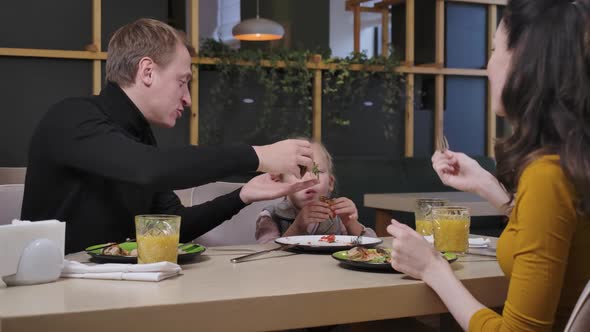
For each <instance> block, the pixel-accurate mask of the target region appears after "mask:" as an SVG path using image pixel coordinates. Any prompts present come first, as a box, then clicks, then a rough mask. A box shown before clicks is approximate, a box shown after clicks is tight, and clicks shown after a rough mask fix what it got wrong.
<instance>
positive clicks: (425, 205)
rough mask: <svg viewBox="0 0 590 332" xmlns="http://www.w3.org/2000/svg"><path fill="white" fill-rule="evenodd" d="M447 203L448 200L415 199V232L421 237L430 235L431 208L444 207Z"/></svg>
mask: <svg viewBox="0 0 590 332" xmlns="http://www.w3.org/2000/svg"><path fill="white" fill-rule="evenodd" d="M448 203H449V201H448V200H446V199H440V198H418V199H416V207H415V209H414V216H415V220H416V232H418V233H420V234H422V235H432V214H431V212H432V208H434V207H437V206H445V205H447V204H448Z"/></svg>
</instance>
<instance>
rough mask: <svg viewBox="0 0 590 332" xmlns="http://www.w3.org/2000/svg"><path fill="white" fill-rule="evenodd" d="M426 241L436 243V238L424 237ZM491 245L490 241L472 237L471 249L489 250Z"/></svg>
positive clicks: (470, 239)
mask: <svg viewBox="0 0 590 332" xmlns="http://www.w3.org/2000/svg"><path fill="white" fill-rule="evenodd" d="M424 238H425V239H426V241H428V242H430V243H434V237H433V236H432V235H426V236H424ZM489 245H490V239H488V238H483V237H470V238H469V248H487V247H488V246H489Z"/></svg>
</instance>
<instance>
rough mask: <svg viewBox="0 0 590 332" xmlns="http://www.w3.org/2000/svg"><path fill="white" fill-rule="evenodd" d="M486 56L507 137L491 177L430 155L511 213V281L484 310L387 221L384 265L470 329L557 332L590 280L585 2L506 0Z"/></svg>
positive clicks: (443, 170)
mask: <svg viewBox="0 0 590 332" xmlns="http://www.w3.org/2000/svg"><path fill="white" fill-rule="evenodd" d="M494 46H495V50H494V53H493V55H492V56H491V58H490V61H489V63H488V68H487V71H488V76H489V80H490V87H491V98H492V108H493V110H494V112H495V113H496V114H498V115H500V116H506V117H507V119H508V120H509V122H510V123H511V125H512V126H513V133H512V134H511V135H510V136H509V137H507V138H505V139H503V140H501V141H500V142H499V143H498V144H497V145H496V158H497V174H496V176H493V175H491V174H489V173H487V172H486V171H485V170H484V169H483V168H481V167H480V166H479V165H478V164H477V162H475V161H474V160H473V159H471V158H469V157H467V156H466V155H465V154H462V153H458V152H453V151H445V152H435V154H434V155H433V157H432V163H433V168H434V169H435V171H436V172H437V174H438V175H439V177H440V178H441V180H442V181H443V183H445V184H446V185H449V186H451V187H454V188H456V189H459V190H462V191H468V192H473V193H476V194H478V195H480V196H482V197H483V198H485V199H486V200H488V201H490V202H491V203H492V204H493V205H495V206H496V207H498V208H501V209H504V210H505V211H506V214H507V215H509V216H510V219H509V222H508V225H507V226H506V229H505V230H504V232H503V233H502V235H501V236H500V239H499V240H498V247H497V256H498V262H499V264H500V267H501V268H502V270H503V271H504V273H505V274H506V276H507V277H508V278H509V280H510V284H509V288H508V295H507V299H506V302H505V305H504V309H503V312H502V315H499V314H497V313H495V312H494V311H492V310H490V309H488V308H485V307H484V306H483V305H482V304H481V303H479V302H478V301H477V299H476V298H474V297H473V296H472V295H471V294H470V293H469V292H468V291H467V289H465V287H464V286H463V284H462V283H461V282H460V281H459V280H458V279H457V278H456V277H455V275H454V273H453V271H452V269H451V268H450V266H449V264H447V263H446V261H445V260H443V259H442V258H441V256H440V254H438V253H437V252H435V250H434V249H433V248H432V246H430V245H429V244H428V243H427V242H426V241H425V240H424V238H423V237H422V236H420V235H419V234H417V233H416V232H414V231H413V230H412V229H410V228H409V227H407V226H405V225H402V224H399V223H397V222H396V221H394V220H392V225H390V226H389V227H388V229H387V230H388V232H389V233H390V234H391V235H392V236H393V237H394V240H393V252H392V265H393V267H394V268H395V269H397V270H399V271H402V272H404V273H407V274H409V275H411V276H413V277H416V278H419V279H422V280H424V282H426V284H428V285H429V286H430V287H431V288H432V289H433V290H434V291H435V292H436V293H437V294H438V295H439V296H440V298H441V299H442V301H443V302H444V303H445V304H446V306H447V308H448V309H449V311H450V312H451V313H452V314H453V316H454V317H455V319H456V320H457V322H458V323H459V324H460V325H461V327H462V328H463V329H465V330H469V331H551V330H555V331H559V330H561V331H563V327H564V325H565V323H566V322H567V319H568V317H569V315H570V313H571V310H572V308H573V306H574V304H575V302H576V300H577V298H578V296H579V295H580V293H581V291H582V289H583V288H584V285H585V284H586V282H587V281H588V280H589V279H590V0H577V1H567V0H509V1H508V4H507V7H506V9H505V13H504V18H503V20H502V22H501V23H500V25H499V27H498V30H497V32H496V35H495V38H494Z"/></svg>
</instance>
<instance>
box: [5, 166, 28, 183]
mask: <svg viewBox="0 0 590 332" xmlns="http://www.w3.org/2000/svg"><path fill="white" fill-rule="evenodd" d="M26 174H27V168H26V167H0V184H22V183H25V176H26Z"/></svg>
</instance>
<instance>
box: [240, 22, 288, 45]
mask: <svg viewBox="0 0 590 332" xmlns="http://www.w3.org/2000/svg"><path fill="white" fill-rule="evenodd" d="M232 34H233V35H234V38H236V39H239V40H250V41H263V40H277V39H281V38H283V35H284V34H285V29H283V27H282V26H281V25H280V24H278V23H277V22H275V21H271V20H267V19H265V18H251V19H247V20H244V21H242V22H240V23H238V24H236V25H235V26H234V28H233V29H232Z"/></svg>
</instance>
